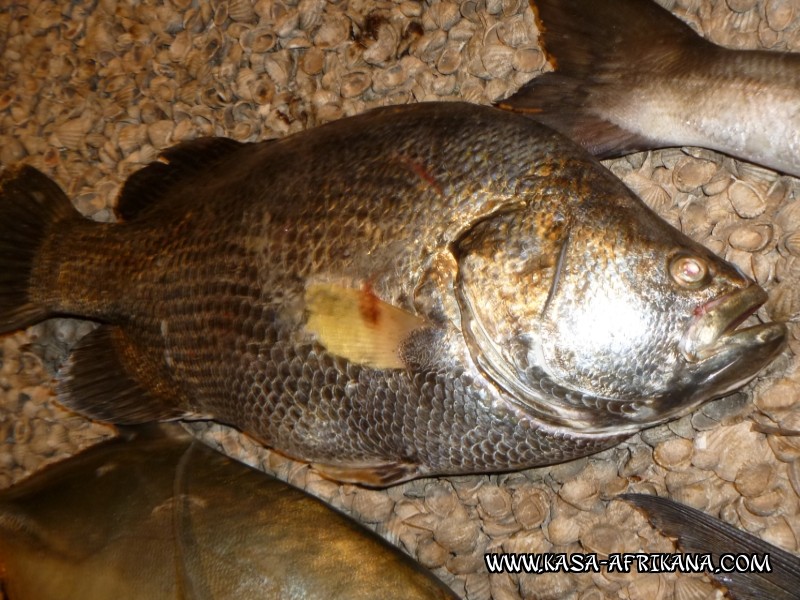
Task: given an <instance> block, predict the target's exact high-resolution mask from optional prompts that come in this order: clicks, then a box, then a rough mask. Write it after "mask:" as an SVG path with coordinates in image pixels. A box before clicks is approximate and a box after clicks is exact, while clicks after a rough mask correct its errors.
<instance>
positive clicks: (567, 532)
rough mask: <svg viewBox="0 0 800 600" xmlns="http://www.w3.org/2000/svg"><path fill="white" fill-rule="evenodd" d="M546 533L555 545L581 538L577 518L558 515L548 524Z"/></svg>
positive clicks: (563, 544)
mask: <svg viewBox="0 0 800 600" xmlns="http://www.w3.org/2000/svg"><path fill="white" fill-rule="evenodd" d="M546 535H547V539H548V540H550V542H551V543H552V544H553V545H555V546H566V545H567V544H572V543H575V542H577V541H578V540H579V539H580V537H581V528H580V525H579V524H578V520H577V519H574V518H571V517H564V516H558V517H555V518H554V519H552V520H551V521H550V523H549V524H548V526H547V534H546Z"/></svg>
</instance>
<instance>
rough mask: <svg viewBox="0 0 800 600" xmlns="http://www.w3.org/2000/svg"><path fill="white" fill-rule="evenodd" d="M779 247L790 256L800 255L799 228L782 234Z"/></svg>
mask: <svg viewBox="0 0 800 600" xmlns="http://www.w3.org/2000/svg"><path fill="white" fill-rule="evenodd" d="M780 248H783V249H784V250H785V251H786V252H787V253H789V254H791V255H792V256H800V229H797V230H796V231H792V232H791V233H787V234H786V235H785V236H783V238H782V239H781V242H780Z"/></svg>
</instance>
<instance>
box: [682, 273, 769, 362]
mask: <svg viewBox="0 0 800 600" xmlns="http://www.w3.org/2000/svg"><path fill="white" fill-rule="evenodd" d="M766 300H767V293H766V292H765V291H764V290H763V289H761V287H759V286H757V285H751V286H749V287H746V288H744V289H741V290H736V291H734V292H731V293H729V294H725V295H724V296H722V297H720V298H715V299H713V300H711V301H709V302H707V303H705V304H704V305H702V306H700V307H698V308H697V310H696V311H695V315H696V316H695V318H694V320H693V321H692V323H691V325H690V326H689V328H688V329H687V330H686V333H685V334H684V336H683V339H682V340H681V352H682V353H683V355H684V357H685V358H686V360H688V361H689V362H698V361H701V360H705V359H706V358H709V357H711V356H713V355H715V354H717V353H718V352H719V351H720V350H721V349H722V347H724V346H726V345H729V344H735V345H741V344H747V343H755V344H758V343H759V342H762V343H763V342H764V341H765V340H763V339H761V338H763V337H764V336H763V334H764V332H765V331H766V330H770V331H772V330H775V331H774V332H772V333H773V334H774V335H779V334H780V331H778V330H780V329H781V328H783V326H782V325H778V324H775V323H769V324H764V325H756V326H754V327H748V328H746V329H738V330H737V327H739V325H741V324H742V323H743V322H744V321H745V320H746V319H747V318H748V317H749V316H750V315H752V314H753V313H755V312H756V311H757V310H758V309H759V307H760V306H761V305H762V304H764V302H766ZM783 329H785V328H783ZM774 335H767V337H769V338H772V337H774Z"/></svg>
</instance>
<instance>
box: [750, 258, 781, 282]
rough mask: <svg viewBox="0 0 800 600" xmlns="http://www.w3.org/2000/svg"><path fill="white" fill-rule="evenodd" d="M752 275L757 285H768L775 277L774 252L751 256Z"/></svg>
mask: <svg viewBox="0 0 800 600" xmlns="http://www.w3.org/2000/svg"><path fill="white" fill-rule="evenodd" d="M752 264H753V276H754V277H755V279H756V281H757V282H758V284H759V285H761V286H765V285H769V284H770V283H771V282H772V280H773V279H774V278H775V257H774V252H770V253H769V254H767V255H764V254H754V255H753V258H752Z"/></svg>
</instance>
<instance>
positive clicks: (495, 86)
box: [486, 79, 515, 102]
mask: <svg viewBox="0 0 800 600" xmlns="http://www.w3.org/2000/svg"><path fill="white" fill-rule="evenodd" d="M514 87H515V86H513V84H511V83H510V82H509V81H508V80H507V79H490V80H489V81H488V82H486V97H487V98H488V99H489V102H497V101H498V100H500V99H501V98H507V97H508V96H510V95H511V92H512V91H513V89H514Z"/></svg>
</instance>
